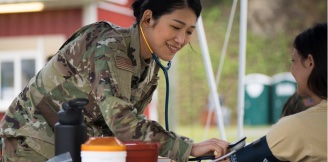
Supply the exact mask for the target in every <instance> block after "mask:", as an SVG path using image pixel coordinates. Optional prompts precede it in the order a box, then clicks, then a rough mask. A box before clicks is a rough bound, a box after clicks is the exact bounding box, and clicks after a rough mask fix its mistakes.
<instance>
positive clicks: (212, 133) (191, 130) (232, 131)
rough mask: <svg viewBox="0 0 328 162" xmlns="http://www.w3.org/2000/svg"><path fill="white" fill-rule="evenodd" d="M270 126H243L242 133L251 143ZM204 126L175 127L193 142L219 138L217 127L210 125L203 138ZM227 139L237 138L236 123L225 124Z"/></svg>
mask: <svg viewBox="0 0 328 162" xmlns="http://www.w3.org/2000/svg"><path fill="white" fill-rule="evenodd" d="M269 129H270V126H244V128H243V135H244V136H246V137H247V139H246V142H247V143H251V142H253V141H254V140H256V139H259V138H260V137H262V136H264V135H265V134H266V133H267V131H268V130H269ZM205 131H206V130H205V126H204V125H188V126H179V127H177V128H176V131H175V132H176V133H178V134H179V135H183V136H186V137H189V138H191V139H193V140H194V142H201V141H204V139H209V138H214V137H215V138H219V139H221V136H220V132H219V128H218V127H217V126H211V127H210V128H209V129H208V132H207V137H206V138H205ZM225 131H226V136H227V141H229V142H233V141H235V140H237V139H238V128H237V126H236V125H229V126H225Z"/></svg>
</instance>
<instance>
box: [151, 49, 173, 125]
mask: <svg viewBox="0 0 328 162" xmlns="http://www.w3.org/2000/svg"><path fill="white" fill-rule="evenodd" d="M151 56H152V57H153V59H154V60H155V61H156V63H157V65H158V66H159V67H160V68H161V69H162V70H163V73H164V76H165V83H166V92H165V129H166V130H167V131H169V115H168V111H169V93H170V92H169V89H170V83H169V75H168V73H167V71H168V70H169V69H170V67H171V61H169V62H168V63H167V66H166V67H165V66H163V65H162V63H161V61H160V60H159V58H158V57H157V56H156V55H155V53H152V54H151Z"/></svg>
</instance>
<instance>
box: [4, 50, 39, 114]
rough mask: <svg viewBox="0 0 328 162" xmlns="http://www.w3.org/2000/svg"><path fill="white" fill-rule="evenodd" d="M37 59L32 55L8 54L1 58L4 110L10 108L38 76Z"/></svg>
mask: <svg viewBox="0 0 328 162" xmlns="http://www.w3.org/2000/svg"><path fill="white" fill-rule="evenodd" d="M13 56H14V57H13ZM35 57H36V55H35V54H32V53H27V54H26V55H22V54H15V53H12V54H10V53H7V54H2V55H1V56H0V103H2V105H1V106H2V107H3V108H6V107H7V108H8V107H9V105H10V104H11V102H12V101H13V99H14V98H15V97H17V95H18V94H19V93H20V92H21V91H22V90H23V89H24V87H25V86H26V85H27V84H28V82H29V81H30V80H31V78H33V77H34V75H35V74H36V70H37V69H36V58H35Z"/></svg>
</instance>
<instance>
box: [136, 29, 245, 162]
mask: <svg viewBox="0 0 328 162" xmlns="http://www.w3.org/2000/svg"><path fill="white" fill-rule="evenodd" d="M140 31H141V35H142V37H143V39H144V41H145V43H146V45H147V47H148V49H149V51H150V52H151V56H152V58H153V59H154V60H155V62H156V64H157V65H158V66H159V67H160V68H161V69H162V70H163V73H164V76H165V82H166V92H165V93H166V94H165V129H166V131H169V123H168V121H169V119H168V105H169V87H170V84H169V75H168V73H167V71H168V70H169V69H170V67H171V61H169V62H168V63H167V65H166V66H164V65H163V64H162V63H161V61H160V60H159V58H158V57H157V56H156V54H155V53H154V52H153V50H152V49H151V48H150V46H149V44H148V41H147V39H146V37H145V34H144V32H143V30H142V27H141V23H140ZM245 139H246V138H245ZM245 139H243V140H241V141H245ZM239 143H240V142H238V144H239ZM235 145H237V144H230V145H229V147H228V148H229V149H232V148H233V147H235V150H237V148H238V149H240V148H241V147H240V146H242V147H243V146H245V142H243V143H242V145H237V146H238V147H237V148H236V146H235ZM232 150H234V149H232ZM231 153H232V152H231ZM227 155H228V154H227ZM230 155H231V154H229V156H230ZM226 157H227V156H226ZM221 158H222V159H223V158H225V157H221ZM221 158H220V159H219V160H221ZM214 159H215V156H214V155H212V156H201V157H195V158H189V160H188V161H198V162H201V161H202V160H214ZM216 160H218V159H216ZM216 160H215V161H216Z"/></svg>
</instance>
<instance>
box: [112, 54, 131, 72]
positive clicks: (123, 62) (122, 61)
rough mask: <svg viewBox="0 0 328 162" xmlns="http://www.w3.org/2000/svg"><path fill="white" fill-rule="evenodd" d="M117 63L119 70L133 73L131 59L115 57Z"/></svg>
mask: <svg viewBox="0 0 328 162" xmlns="http://www.w3.org/2000/svg"><path fill="white" fill-rule="evenodd" d="M115 62H116V67H117V68H119V69H123V70H127V71H130V72H133V69H132V66H133V65H132V62H131V60H130V59H129V58H126V57H123V56H115Z"/></svg>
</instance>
